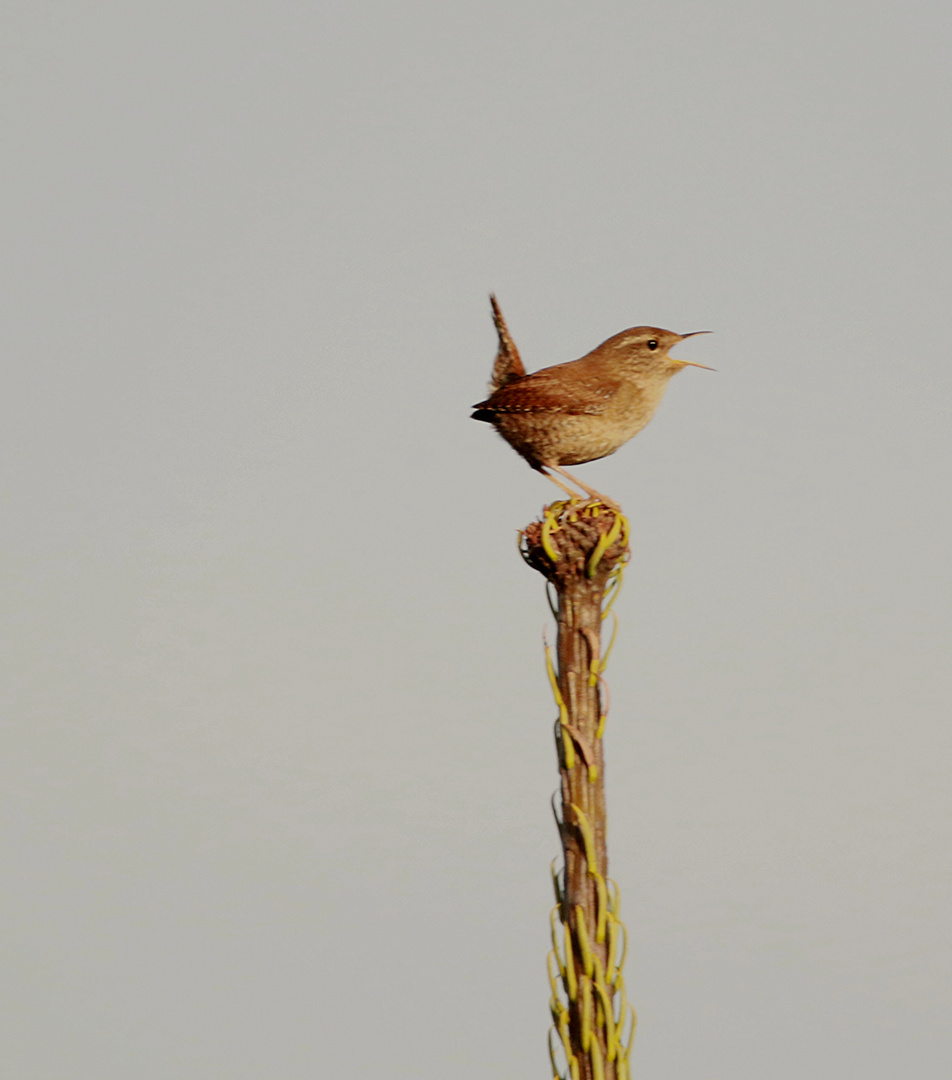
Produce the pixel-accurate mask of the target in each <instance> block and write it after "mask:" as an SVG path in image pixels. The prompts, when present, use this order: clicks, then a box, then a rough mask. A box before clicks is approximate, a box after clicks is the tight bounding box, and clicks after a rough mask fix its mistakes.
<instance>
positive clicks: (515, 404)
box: [475, 368, 622, 416]
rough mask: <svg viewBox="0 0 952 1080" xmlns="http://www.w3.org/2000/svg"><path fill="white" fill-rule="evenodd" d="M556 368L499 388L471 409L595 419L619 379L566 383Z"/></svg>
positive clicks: (599, 378)
mask: <svg viewBox="0 0 952 1080" xmlns="http://www.w3.org/2000/svg"><path fill="white" fill-rule="evenodd" d="M555 370H557V369H553V368H544V369H543V370H542V371H536V372H535V373H534V374H532V375H526V376H524V377H523V378H521V379H518V380H517V381H516V382H511V383H509V384H508V385H506V386H501V387H500V388H499V389H498V390H496V391H495V392H494V393H493V394H491V395H490V396H489V397H488V398H487V399H486V400H485V401H481V402H480V403H479V404H478V405H476V406H475V408H477V409H480V410H482V411H484V412H488V413H522V412H549V413H561V414H563V415H566V416H578V415H588V416H597V415H598V414H599V413H601V412H604V411H605V408H606V407H607V405H608V403H609V401H610V400H611V399H612V397H614V395H615V393H616V391H617V390H618V388H619V386H621V383H622V379H620V378H618V379H615V378H606V377H605V376H604V375H601V376H600V377H593V378H584V377H579V376H581V375H582V373H581V372H579V373H578V375H577V376H576V377H575V378H573V379H571V380H570V381H569V382H568V384H567V383H566V381H565V379H564V378H563V377H561V376H560V375H557V374H554V371H555Z"/></svg>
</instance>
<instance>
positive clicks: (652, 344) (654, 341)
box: [648, 338, 658, 352]
mask: <svg viewBox="0 0 952 1080" xmlns="http://www.w3.org/2000/svg"><path fill="white" fill-rule="evenodd" d="M657 347H658V339H657V338H652V339H651V340H650V341H649V342H648V348H649V349H651V351H652V352H654V350H655V349H657Z"/></svg>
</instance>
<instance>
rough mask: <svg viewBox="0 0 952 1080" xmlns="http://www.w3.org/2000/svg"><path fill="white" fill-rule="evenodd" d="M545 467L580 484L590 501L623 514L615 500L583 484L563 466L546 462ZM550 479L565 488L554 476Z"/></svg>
mask: <svg viewBox="0 0 952 1080" xmlns="http://www.w3.org/2000/svg"><path fill="white" fill-rule="evenodd" d="M545 467H546V468H547V469H554V470H555V472H557V473H561V475H562V476H564V477H565V478H566V480H571V481H572V483H573V484H578V486H579V487H580V488H581V489H582V491H584V492H585V494H586V495H588V497H589V498H590V499H598V501H599V502H601V503H604V504H605V505H606V506H608V507H610V508H611V509H612V510H617V511H618V512H619V513H621V507H620V506H619V505H618V503H616V502H615V500H614V499H610V498H609V497H608V496H607V495H603V494H602V493H601V492H600V491H596V490H595V488H592V487H589V486H588V484H583V483H582V481H581V480H579V478H578V477H577V476H573V475H572V474H571V473H570V472H569V471H568V469H563V468H562V466H561V465H552V464H551V463H549V462H546V466H545ZM549 479H550V480H552V481H554V482H555V483H556V484H558V485H559V487H561V488H564V487H565V485H564V484H561V483H559V481H558V480H556V479H555V477H554V476H550V477H549ZM565 490H566V491H567V490H568V488H566V489H565Z"/></svg>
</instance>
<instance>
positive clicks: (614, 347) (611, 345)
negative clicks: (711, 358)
mask: <svg viewBox="0 0 952 1080" xmlns="http://www.w3.org/2000/svg"><path fill="white" fill-rule="evenodd" d="M709 333H710V331H709V330H695V331H694V332H693V333H690V334H676V333H674V331H673V330H661V329H660V328H659V327H657V326H633V327H632V328H631V329H630V330H622V332H621V333H620V334H615V336H614V337H610V338H609V339H608V340H607V341H605V342H603V343H602V344H601V345H599V347H598V349H597V350H596V352H601V353H603V355H608V356H611V357H612V358H613V359H617V360H621V361H622V362H624V364H625V366H626V367H629V368H630V369H634V370H635V371H640V372H644V373H645V374H649V373H650V374H657V375H666V376H671V375H674V374H676V373H677V372H678V371H680V370H681V369H682V368H686V367H699V368H704V370H705V371H713V370H714V369H713V368H709V367H707V365H706V364H698V363H695V361H693V360H679V359H677V358H676V357H674V356H669V355H668V350H669V349H671V348H673V347H674V346H675V345H677V344H678V342H679V341H684V340H685V339H686V338H689V337H695V336H696V335H698V334H709Z"/></svg>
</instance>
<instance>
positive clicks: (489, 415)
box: [473, 296, 714, 505]
mask: <svg viewBox="0 0 952 1080" xmlns="http://www.w3.org/2000/svg"><path fill="white" fill-rule="evenodd" d="M489 299H490V302H491V304H492V307H493V321H494V322H495V324H496V332H497V333H498V335H499V352H498V353H497V354H496V361H495V363H494V364H493V373H492V379H491V381H490V383H489V389H490V391H491V393H490V395H489V397H488V398H487V399H486V400H485V401H481V402H480V403H479V404H478V405H475V406H473V407H474V409H475V410H476V411H475V412H474V413H473V419H474V420H485V421H486V422H487V423H489V424H492V425H493V427H494V428H495V429H496V430H497V431H498V432H499V434H500V435H501V436H502V437H503V438H504V439H505V440H506V442H507V443H509V445H510V446H511V447H512V448H513V450H515V451H516V452H517V453H518V454H521V455H522V456H523V457H524V458H525V459H526V461H528V462H529V464H530V465H531V466H532V468H533V469H537V470H538V471H539V472H541V473H542V474H543V475H544V476H548V478H549V479H550V480H551V481H553V483H556V484H558V486H559V487H560V488H562V490H563V491H565V492H567V493H568V494H569V495H570V496H571V497H572V498H577V495H576V494H575V492H574V491H572V490H571V488H569V487H567V486H566V485H565V484H563V483H562V481H561V480H559V479H557V478H556V477H555V476H552V475H551V474H550V473H549V472H547V471H546V470H552V472H557V473H559V474H561V475H562V476H564V477H565V478H566V479H568V480H571V481H572V483H574V484H577V485H578V486H579V487H580V488H581V489H582V490H583V491H584V492H585V493H586V494H587V495H588V496H589V497H590V498H593V499H600V500H601V501H603V502H607V503H609V504H611V505H615V504H614V503H613V502H612V500H611V499H607V498H606V497H605V496H604V495H601V494H600V493H599V492H597V491H595V489H594V488H590V487H589V486H588V485H587V484H583V483H582V482H581V480H579V479H578V478H577V477H575V476H573V475H572V474H571V473H569V472H567V471H566V470H565V469H564V468H562V466H563V465H580V464H582V463H583V462H585V461H595V460H596V459H597V458H602V457H607V456H608V455H609V454H614V452H615V451H616V450H617V449H618V448H619V447H620V446H622V445H623V444H624V443H626V442H628V440H629V439H630V438H632V437H633V436H635V435H637V434H638V432H639V431H641V429H642V428H643V427H644V426H645V425H646V424H647V423H648V421H649V420H650V419H651V418H652V416H654V412H655V409H657V407H658V405H659V403H660V402H661V398H662V397H663V396H664V392H665V390H666V389H667V386H668V382H669V381H670V379H671V376H672V375H675V374H676V373H677V372H679V371H680V370H681V369H682V368H685V367H699V368H703V367H705V365H704V364H695V363H694V362H693V361H691V360H675V359H674V357H671V356H668V350H669V349H670V348H671V347H672V345H675V344H677V342H679V341H684V339H685V338H689V337H693V336H694V334H675V333H672V332H671V331H670V330H659V329H658V328H657V327H655V326H634V327H632V328H631V329H630V330H622V332H621V333H620V334H615V336H614V337H610V338H609V339H608V340H607V341H604V342H602V344H601V345H599V346H598V348H597V349H593V350H592V352H590V353H589V354H588V355H587V356H583V357H582V358H581V359H580V360H571V361H569V362H568V363H566V364H556V365H554V366H553V367H547V368H543V369H542V370H541V371H535V372H533V373H532V374H531V375H527V374H526V369H525V368H524V367H523V365H522V360H521V359H520V357H519V351H518V350H517V349H516V346H515V344H514V342H513V340H512V338H511V337H510V336H509V330H508V328H507V326H506V322H505V320H504V319H503V317H502V312H501V311H500V310H499V305H498V304H497V303H496V298H495V296H490V298H489ZM694 333H695V334H706V333H709V331H707V330H696V331H695V332H694ZM706 370H707V371H713V370H714V369H713V368H706Z"/></svg>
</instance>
